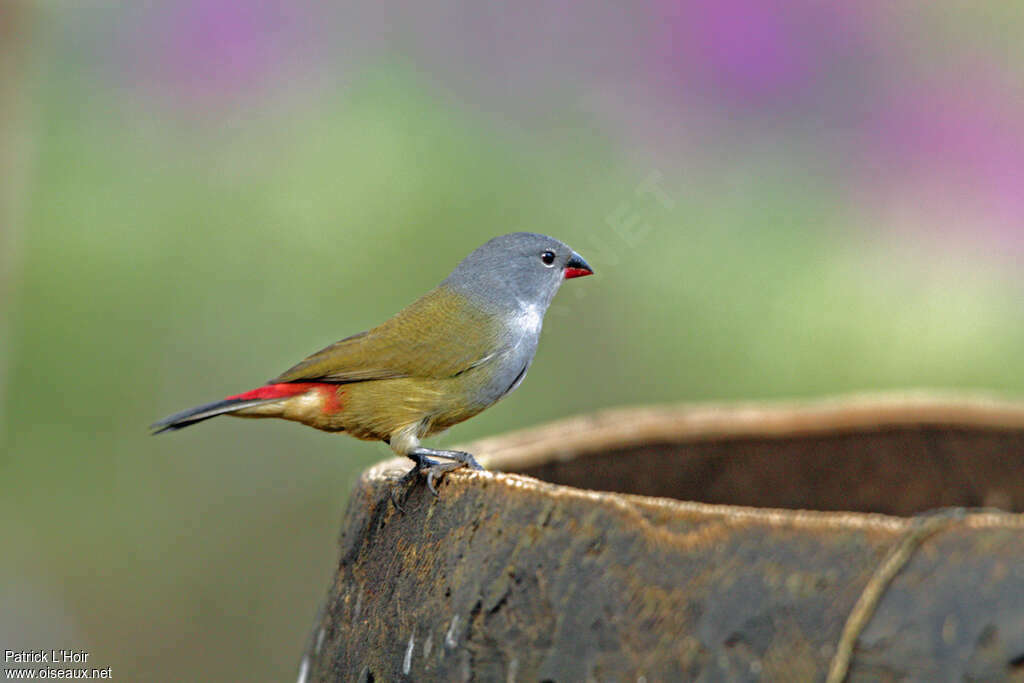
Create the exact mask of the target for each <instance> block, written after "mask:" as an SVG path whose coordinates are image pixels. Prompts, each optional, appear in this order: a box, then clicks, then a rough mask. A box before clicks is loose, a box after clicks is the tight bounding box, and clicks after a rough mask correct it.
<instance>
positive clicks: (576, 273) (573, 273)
mask: <svg viewBox="0 0 1024 683" xmlns="http://www.w3.org/2000/svg"><path fill="white" fill-rule="evenodd" d="M593 274H594V271H592V270H590V269H588V268H566V269H565V279H566V280H570V279H572V278H574V277H583V276H584V275H593Z"/></svg>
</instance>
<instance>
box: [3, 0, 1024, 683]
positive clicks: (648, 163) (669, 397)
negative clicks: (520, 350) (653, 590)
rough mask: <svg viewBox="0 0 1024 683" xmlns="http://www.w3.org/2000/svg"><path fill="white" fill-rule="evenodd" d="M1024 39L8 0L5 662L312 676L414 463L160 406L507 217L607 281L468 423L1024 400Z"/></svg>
mask: <svg viewBox="0 0 1024 683" xmlns="http://www.w3.org/2000/svg"><path fill="white" fill-rule="evenodd" d="M1022 32H1024V5H1022V3H1020V2H1012V3H1011V2H1007V3H1000V4H998V5H992V4H977V3H963V2H940V3H913V4H909V5H908V4H905V3H896V4H892V3H881V2H873V1H868V2H858V3H852V2H851V3H820V2H815V1H812V0H781V1H777V2H759V1H757V0H723V2H719V3H696V2H660V1H659V2H651V3H646V4H644V3H642V4H639V5H636V4H633V3H627V2H621V3H608V4H593V6H590V5H580V4H578V3H571V4H570V3H565V2H561V3H559V2H555V3H536V2H525V3H524V2H519V3H497V4H494V3H487V4H481V3H469V2H444V3H439V4H431V5H430V6H429V7H428V6H425V5H424V6H420V5H417V4H414V3H404V4H402V5H401V6H398V5H394V4H387V3H385V4H377V3H372V4H371V3H364V5H363V6H361V7H358V6H357V7H352V6H345V7H332V6H329V5H327V4H320V3H314V2H309V1H305V2H303V1H291V2H284V1H283V0H261V1H259V2H247V3H242V2H233V1H231V0H205V1H203V0H185V1H183V2H170V1H169V0H165V1H157V2H149V3H140V4H138V5H130V6H129V5H128V4H127V3H112V2H91V3H82V4H80V5H76V4H74V3H45V2H25V1H21V2H19V1H16V0H8V1H7V2H6V3H4V4H3V5H2V7H0V60H2V67H3V68H2V69H0V98H2V99H0V105H2V108H0V163H2V165H0V172H2V174H0V202H2V204H0V237H2V241H0V249H2V255H0V256H2V257H0V268H2V272H0V296H2V311H0V313H2V320H0V322H2V325H3V327H2V328H0V334H2V336H0V344H2V346H0V371H2V373H3V374H2V375H0V411H2V412H0V429H2V434H0V446H2V454H0V480H2V482H3V494H2V497H0V537H2V539H3V543H2V546H0V547H2V548H3V556H4V561H3V562H2V563H0V648H4V649H23V648H42V649H53V648H62V647H64V648H76V649H85V650H87V651H88V652H90V653H91V655H92V658H91V659H90V663H95V664H96V665H97V666H100V667H106V666H111V667H112V669H113V674H114V678H115V679H116V680H166V681H177V680H190V679H196V678H201V679H203V680H267V681H271V680H282V679H290V678H291V677H293V676H294V674H295V671H296V667H297V663H298V659H299V657H300V654H301V651H302V647H303V644H304V642H305V639H306V637H307V633H308V629H309V627H310V625H311V624H312V621H313V617H314V614H315V611H316V609H317V606H318V604H319V600H320V599H321V597H322V596H323V595H324V593H325V591H326V588H327V584H328V581H329V579H330V577H331V575H332V569H333V563H334V561H335V559H336V557H335V541H336V536H337V533H338V528H339V520H340V517H341V514H342V511H343V509H344V506H345V501H346V497H347V495H348V492H349V489H350V488H351V486H352V484H353V482H354V478H355V477H356V476H357V473H358V472H359V471H361V470H362V469H364V468H366V467H367V466H369V465H370V464H371V463H373V462H375V461H376V460H378V459H380V458H383V457H386V456H387V455H388V451H387V450H386V448H385V447H384V446H383V445H380V444H371V443H363V442H358V441H355V440H350V439H347V438H345V437H339V436H336V435H334V436H332V435H329V434H324V433H319V432H316V431H314V430H311V429H308V428H304V427H300V426H298V425H294V424H289V423H284V422H274V421H266V422H260V421H245V422H243V421H238V420H227V419H225V420H215V421H213V422H210V423H206V424H203V425H202V426H200V427H197V428H195V429H190V430H187V431H185V432H181V433H177V434H172V435H169V436H163V437H160V438H151V437H149V436H148V432H147V425H148V424H149V423H150V422H152V421H153V420H155V419H157V418H160V417H163V416H164V415H166V414H168V413H171V412H175V411H178V410H180V409H183V408H186V407H189V406H191V405H193V404H196V403H201V402H205V401H209V400H213V399H216V398H220V397H222V396H224V395H227V394H233V393H237V392H240V391H243V390H246V389H250V388H252V387H254V386H256V385H258V384H260V383H262V382H263V381H265V380H266V379H268V378H269V377H271V376H273V375H275V374H277V373H278V372H280V371H282V370H283V369H285V368H286V367H288V366H289V365H291V364H292V363H293V362H294V361H296V360H298V359H300V358H301V357H303V356H304V355H306V354H307V353H309V352H311V351H314V350H316V349H319V348H320V347H322V346H324V345H325V344H327V343H329V342H331V341H334V340H335V339H338V338H340V337H342V336H346V335H348V334H351V333H354V332H356V331H359V330H362V329H365V328H367V327H369V326H372V325H374V324H376V323H378V322H380V321H382V320H383V319H384V318H386V317H388V316H389V315H391V314H392V313H394V312H395V311H397V310H398V309H399V308H401V307H402V306H404V305H405V304H407V303H409V302H410V301H412V300H413V299H415V298H416V297H417V296H419V295H420V294H421V293H423V292H425V291H426V290H427V289H429V288H430V287H432V286H434V285H435V284H436V283H437V282H438V281H440V280H441V279H442V278H443V277H444V276H445V275H446V274H447V273H448V271H449V270H450V269H451V268H452V267H453V266H454V265H455V263H457V262H458V260H459V259H461V258H462V257H463V256H464V255H465V254H467V253H468V252H469V251H470V250H471V249H473V248H475V247H476V246H478V245H479V244H480V243H482V242H483V241H485V240H486V239H488V238H490V237H492V236H494V235H496V234H500V233H503V232H509V231H513V230H533V231H539V232H545V233H549V234H551V235H554V236H556V237H558V238H560V239H562V240H564V241H566V242H568V243H569V244H571V245H572V246H573V247H574V248H575V249H576V250H578V251H579V252H580V253H581V254H583V255H584V256H585V257H586V258H587V259H588V260H589V261H590V263H591V264H592V265H593V266H594V267H595V269H596V270H597V277H594V278H588V279H586V280H579V281H574V282H572V283H569V285H567V286H566V287H564V288H563V290H562V292H561V293H560V294H559V297H558V298H557V299H556V302H555V306H554V308H553V310H552V311H551V312H550V313H549V315H548V318H547V321H546V326H545V332H544V337H543V340H542V343H541V347H540V352H539V354H538V357H537V359H536V362H535V363H534V365H533V368H532V370H531V372H530V375H529V377H528V379H527V381H526V382H525V383H524V384H523V386H522V387H521V388H520V389H519V390H518V391H517V392H516V393H515V394H513V395H512V396H511V397H509V398H508V399H506V400H505V401H503V402H502V403H500V404H499V405H498V406H496V407H495V408H493V409H492V410H490V411H488V412H486V413H484V414H483V415H481V416H480V417H478V418H475V419H474V420H472V421H470V422H468V423H466V424H464V425H461V426H459V427H456V428H455V429H454V430H452V431H451V432H449V433H448V434H446V435H444V436H443V437H441V438H440V439H438V440H437V442H438V443H439V444H441V445H451V444H454V443H457V442H465V441H468V440H471V439H473V438H476V437H482V436H485V435H493V434H497V433H500V432H503V431H506V430H511V429H517V428H522V427H526V426H529V425H534V424H537V423H540V422H543V421H547V420H551V419H555V418H558V417H562V416H565V415H569V414H574V413H580V412H584V411H589V410H593V409H598V408H603V407H609V406H619V405H624V404H636V403H648V402H661V401H695V400H716V401H719V400H734V399H761V398H776V397H786V398H789V397H809V396H817V395H822V394H834V393H839V392H851V391H875V390H886V389H893V388H907V387H926V388H927V387H936V388H943V389H955V390H969V391H984V392H992V393H999V394H1006V395H1011V396H1014V395H1020V394H1021V393H1022V391H1024V354H1022V353H1021V350H1022V349H1024V306H1022V303H1024V297H1022V293H1024V276H1022V272H1021V268H1020V261H1021V257H1022V256H1024V227H1022V226H1024V192H1022V188H1024V90H1022V88H1021V83H1022V82H1024V42H1022V41H1020V39H1019V37H1020V35H1021V34H1022ZM864 485H869V484H867V483H866V484H864Z"/></svg>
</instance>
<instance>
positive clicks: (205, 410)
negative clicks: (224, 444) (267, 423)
mask: <svg viewBox="0 0 1024 683" xmlns="http://www.w3.org/2000/svg"><path fill="white" fill-rule="evenodd" d="M273 400H274V399H270V400H268V399H255V400H245V399H238V398H228V399H224V400H223V401H214V402H213V403H206V404H204V405H201V406H196V407H195V408H189V409H188V410H183V411H181V412H180V413H175V414H174V415H171V416H170V417H165V418H164V419H162V420H160V421H159V422H154V423H153V424H151V425H150V429H152V430H154V431H153V434H154V435H156V434H161V433H163V432H171V431H175V430H178V429H184V428H185V427H189V426H191V425H194V424H195V423H197V422H202V421H203V420H209V419H210V418H211V417H217V416H218V415H223V414H224V413H233V412H235V411H236V410H242V409H243V408H251V407H252V406H258V405H260V404H262V403H270V402H272V401H273Z"/></svg>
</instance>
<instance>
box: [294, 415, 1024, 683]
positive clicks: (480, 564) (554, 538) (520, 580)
mask: <svg viewBox="0 0 1024 683" xmlns="http://www.w3.org/2000/svg"><path fill="white" fill-rule="evenodd" d="M467 450H470V451H471V452H473V453H475V454H476V455H477V456H478V457H479V458H480V460H481V462H483V463H484V464H485V466H487V467H488V469H489V470H491V471H488V472H470V471H465V470H460V471H457V472H454V473H451V474H449V475H448V476H447V477H446V478H445V479H444V481H443V482H442V484H441V485H440V486H439V491H440V497H439V498H435V497H434V496H432V495H431V494H430V493H429V492H428V491H427V490H426V487H424V486H422V485H417V486H412V487H409V488H407V489H402V490H400V491H399V492H398V495H399V497H400V499H402V500H403V501H404V502H403V503H402V506H403V508H404V512H400V511H398V510H397V509H396V508H395V507H394V505H393V504H392V503H391V494H392V492H393V490H394V486H395V483H394V472H395V471H396V470H402V469H407V464H405V463H402V462H400V461H398V460H393V461H387V462H384V463H381V464H379V465H377V466H375V467H373V468H371V469H369V470H367V471H366V472H365V473H364V474H363V476H362V478H361V479H360V481H359V483H358V484H357V486H356V488H355V490H354V492H353V494H352V498H351V501H350V503H349V507H348V511H347V512H346V516H345V519H344V522H343V528H342V534H341V543H340V544H341V556H340V560H339V563H338V570H337V575H336V577H335V579H334V581H333V582H332V584H331V586H330V588H329V590H328V595H327V600H326V602H325V604H324V607H323V609H322V611H321V614H320V616H319V617H318V620H317V624H316V625H315V627H314V629H313V633H312V635H311V637H310V642H309V645H308V648H307V651H306V653H305V655H304V657H303V659H302V661H301V665H300V671H299V673H300V675H299V678H300V681H307V680H338V679H342V680H363V681H370V680H377V681H384V680H388V681H390V680H397V679H403V678H408V679H413V680H445V681H448V680H452V681H454V680H471V679H472V680H487V681H489V680H502V681H513V680H521V681H543V680H550V681H584V680H600V681H604V680H630V681H649V682H654V681H669V680H671V681H679V680H694V679H701V680H729V681H733V680H737V681H742V680H773V681H775V680H778V681H812V680H825V679H826V678H827V679H828V680H831V681H840V680H844V679H848V680H864V681H868V680H871V681H875V680H954V679H955V680H1022V681H1024V515H1021V514H1019V511H1021V510H1024V404H1019V403H1008V402H1001V401H997V400H991V399H980V398H957V397H948V398H943V397H928V396H883V397H868V398H864V397H859V398H846V399H835V400H828V401H822V402H816V403H810V404H792V405H781V404H775V405H760V404H752V405H741V406H735V405H734V406H675V407H653V408H638V409H632V410H618V411H613V412H606V413H599V414H596V415H591V416H583V417H579V418H573V419H569V420H564V421H560V422H556V423H552V424H549V425H546V426H543V427H539V428H537V429H531V430H526V431H522V432H515V433H511V434H507V435H504V436H500V437H496V438H493V439H487V440H484V441H480V442H478V443H476V444H472V445H470V446H469V447H468V448H467ZM979 508H987V509H979Z"/></svg>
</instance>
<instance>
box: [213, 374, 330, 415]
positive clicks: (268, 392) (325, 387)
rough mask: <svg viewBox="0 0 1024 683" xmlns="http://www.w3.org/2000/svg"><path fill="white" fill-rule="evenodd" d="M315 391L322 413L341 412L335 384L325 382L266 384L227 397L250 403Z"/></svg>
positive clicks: (230, 399)
mask: <svg viewBox="0 0 1024 683" xmlns="http://www.w3.org/2000/svg"><path fill="white" fill-rule="evenodd" d="M314 389H316V390H317V391H318V392H320V396H321V398H322V399H323V408H322V410H323V412H324V413H336V412H338V411H339V410H341V395H340V394H341V392H340V391H339V390H338V385H337V384H328V383H325V382H285V383H282V384H267V385H266V386H262V387H259V388H257V389H253V390H252V391H247V392H245V393H243V394H236V395H234V396H228V398H227V400H229V401H234V400H237V401H252V400H261V399H273V398H290V397H292V396H298V395H299V394H304V393H306V392H307V391H313V390H314Z"/></svg>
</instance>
